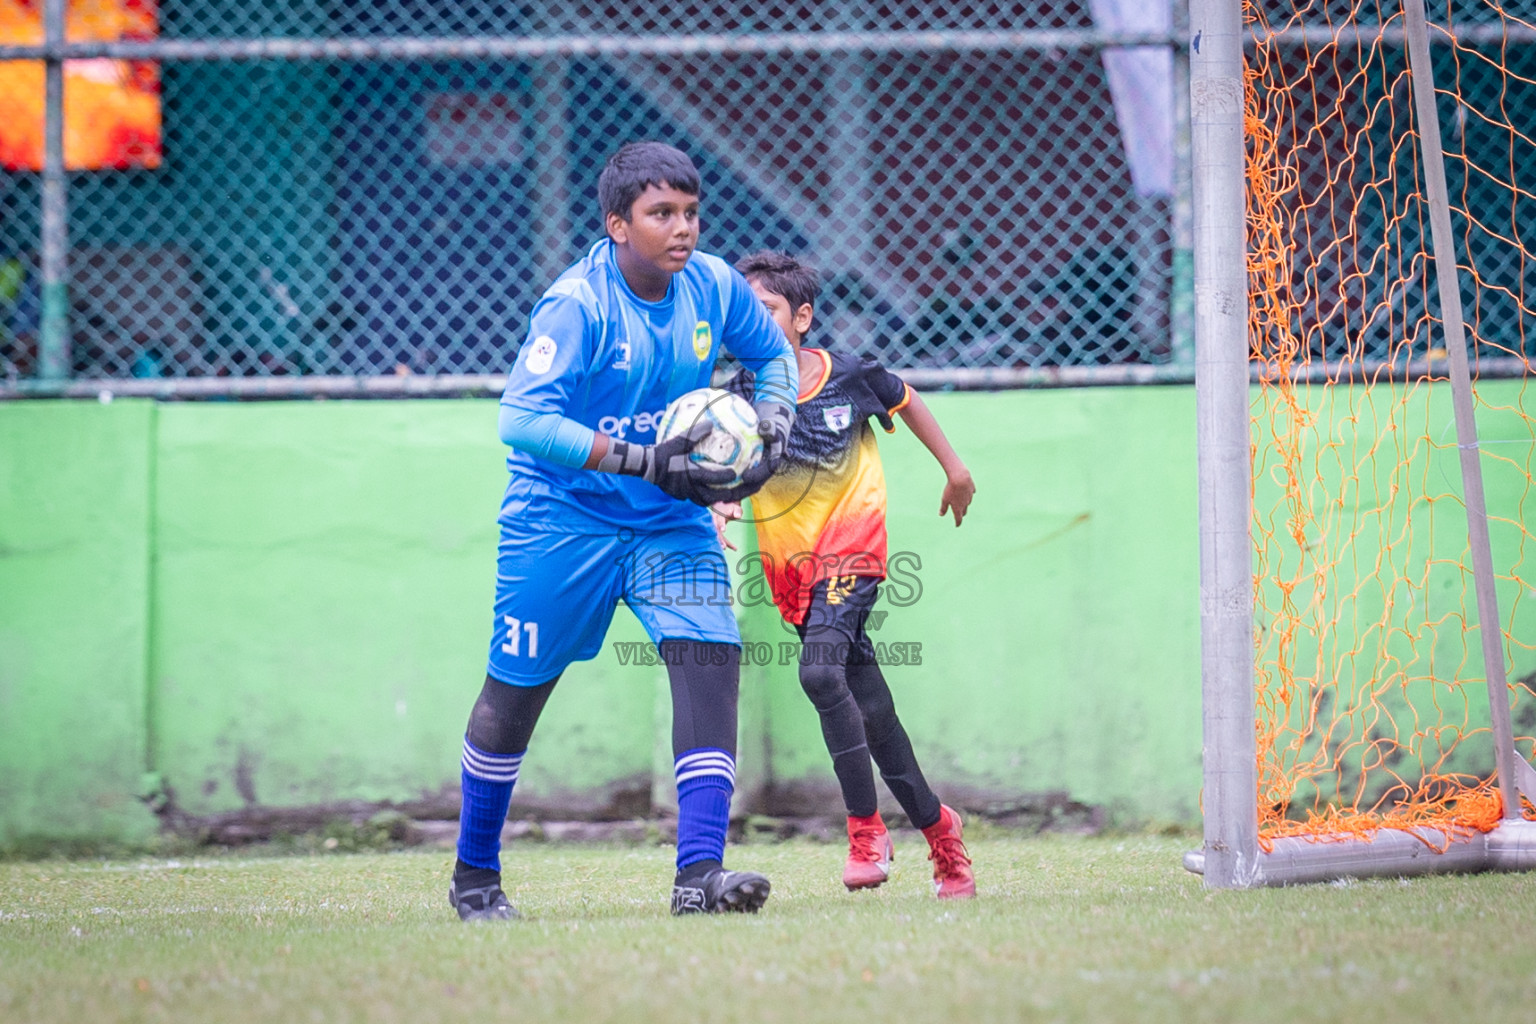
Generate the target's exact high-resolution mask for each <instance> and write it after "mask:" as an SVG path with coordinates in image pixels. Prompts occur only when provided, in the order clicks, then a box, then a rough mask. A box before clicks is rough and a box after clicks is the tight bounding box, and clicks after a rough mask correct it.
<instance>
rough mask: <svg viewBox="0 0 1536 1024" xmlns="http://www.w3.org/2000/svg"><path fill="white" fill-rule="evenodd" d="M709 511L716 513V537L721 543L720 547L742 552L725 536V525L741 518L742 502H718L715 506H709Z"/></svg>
mask: <svg viewBox="0 0 1536 1024" xmlns="http://www.w3.org/2000/svg"><path fill="white" fill-rule="evenodd" d="M709 510H710V511H711V512H713V513H714V517H713V518H714V520H715V537H716V538H717V539H718V540H719V541H720V546H721V547H722V548H725V549H726V550H727V551H739V550H741V549H740V548H738V547H737V546H736V545H735V544H732V543H731V542H730V540H728V539H727V538H726V536H725V524H726V523H729V522H731V521H732V520H734V519H740V518H741V502H739V501H717V502H715V503H714V504H713V505H711V506H709Z"/></svg>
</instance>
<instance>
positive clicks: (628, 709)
mask: <svg viewBox="0 0 1536 1024" xmlns="http://www.w3.org/2000/svg"><path fill="white" fill-rule="evenodd" d="M1483 397H1484V399H1485V401H1488V402H1489V403H1490V404H1492V405H1496V406H1497V405H1502V406H1504V407H1506V408H1512V407H1514V406H1516V405H1518V403H1519V401H1520V391H1519V384H1518V382H1515V383H1513V384H1511V385H1508V386H1504V385H1484V386H1483ZM928 401H929V404H930V406H931V407H932V408H933V410H934V412H935V413H936V414H937V416H938V417H939V419H940V422H941V423H943V425H944V426H945V428H946V430H947V431H948V432H949V434H950V436H951V438H952V440H953V441H954V442H955V445H956V447H957V449H958V450H959V451H960V452H961V453H962V455H963V456H964V457H965V458H966V460H967V461H968V463H969V464H970V465H971V467H972V469H973V472H974V474H975V477H976V481H977V486H978V494H977V498H976V503H975V505H974V506H973V508H972V511H971V515H970V517H969V518H968V519H967V521H966V524H965V525H964V526H963V527H961V528H959V529H956V528H955V527H954V526H953V524H952V522H950V521H949V520H948V519H944V520H940V519H939V518H938V516H937V509H938V497H939V491H940V489H941V485H942V478H941V475H940V473H939V470H938V468H937V466H936V464H935V463H934V462H933V460H932V458H931V457H930V456H929V455H928V454H927V452H926V451H925V450H924V449H923V448H922V446H921V445H920V444H919V443H917V441H916V440H915V439H914V438H913V437H911V435H910V434H908V433H906V432H903V431H898V433H897V434H895V435H893V436H890V437H887V438H882V451H883V453H884V458H885V464H886V472H887V479H888V485H889V489H890V504H891V514H890V536H891V550H892V552H893V553H894V552H908V553H910V555H911V556H915V557H916V558H917V559H919V560H920V567H917V566H914V565H913V563H910V562H909V563H908V570H907V572H906V576H907V581H908V585H907V586H905V587H902V588H896V587H888V588H887V593H888V595H894V594H895V592H896V591H897V590H898V589H900V590H901V591H902V593H901V594H900V595H899V596H902V597H904V598H912V597H914V596H915V597H916V599H915V600H908V601H906V602H905V603H897V602H885V601H882V608H884V609H885V610H886V611H887V612H888V615H887V617H886V618H885V620H884V621H883V622H882V623H881V626H880V628H879V630H878V631H877V632H876V637H877V639H879V640H884V641H887V642H890V641H901V642H908V643H911V642H916V643H920V644H921V645H922V647H921V649H922V658H923V663H922V664H921V665H913V666H898V667H891V668H890V669H889V670H888V673H887V675H888V678H889V679H890V682H891V686H892V688H893V690H894V691H895V693H896V699H897V707H898V710H899V711H900V712H901V714H902V717H903V719H904V721H905V722H906V724H907V726H908V730H909V732H910V733H911V734H912V737H913V740H914V743H915V745H916V747H917V750H918V753H919V756H920V758H921V759H922V760H923V762H924V764H925V767H926V768H927V769H928V771H929V774H930V776H931V777H932V778H933V779H934V781H935V783H936V785H937V786H938V788H939V789H940V790H941V793H945V794H951V795H958V796H960V797H963V798H964V799H967V800H974V799H986V800H990V801H995V802H997V803H1007V802H1009V801H1010V800H1017V799H1019V798H1021V797H1024V796H1026V795H1032V794H1039V793H1042V792H1046V791H1057V792H1062V793H1065V794H1067V795H1070V796H1071V797H1072V798H1075V799H1077V800H1081V801H1085V802H1089V803H1093V804H1098V805H1103V806H1106V807H1108V808H1109V809H1111V810H1112V811H1113V812H1115V813H1117V814H1122V815H1125V816H1127V817H1130V818H1136V819H1154V820H1158V819H1161V820H1167V819H1174V820H1180V821H1186V822H1193V821H1194V820H1196V819H1197V816H1198V810H1197V801H1198V793H1199V785H1200V766H1199V755H1200V741H1199V737H1200V716H1199V646H1198V617H1197V611H1198V596H1197V595H1198V564H1197V562H1198V548H1197V543H1196V542H1197V537H1196V525H1195V515H1196V506H1195V496H1196V490H1195V438H1194V422H1195V420H1194V397H1193V392H1192V390H1191V389H1188V388H1128V389H1094V390H1054V391H1029V392H1011V393H1000V394H963V395H961V394H939V395H931V396H928ZM1500 415H1502V416H1503V419H1501V420H1500V421H1499V422H1500V423H1503V422H1504V420H1509V421H1510V424H1513V423H1515V422H1516V421H1519V422H1524V421H1523V420H1521V419H1520V418H1519V417H1518V416H1514V415H1513V414H1500ZM1512 417H1513V418H1512ZM1336 426H1337V425H1336ZM1340 429H1343V428H1340ZM502 454H503V453H502V449H501V446H500V445H499V443H498V442H497V440H496V437H495V404H494V403H493V402H488V401H483V400H473V401H420V402H323V401H322V402H305V403H180V404H178V403H168V404H163V405H156V404H153V403H149V402H140V401H118V402H115V403H111V404H106V405H103V404H97V403H67V402H36V403H10V404H3V405H0V840H6V839H13V838H15V837H18V836H22V835H27V834H46V835H77V834H78V835H103V834H105V835H122V836H130V837H131V836H134V835H142V834H144V833H145V832H147V831H148V830H149V829H151V828H153V824H154V823H153V819H152V817H151V816H150V815H149V813H148V811H147V810H145V807H144V804H143V803H142V802H141V801H140V800H139V799H138V797H137V795H138V793H139V792H140V790H141V787H142V786H143V784H144V783H143V776H144V774H145V772H146V771H147V770H152V771H154V772H156V773H158V776H159V778H160V780H161V781H162V782H163V784H164V785H165V786H166V787H167V788H168V790H169V791H170V793H171V795H172V796H173V798H174V800H175V804H176V806H177V807H179V808H180V809H181V810H183V811H185V812H187V813H190V814H195V815H216V814H220V813H226V812H241V811H247V810H249V809H252V808H284V807H286V808H294V807H309V806H314V805H319V804H327V803H335V802H346V801H392V802H397V803H399V802H409V801H423V802H426V803H428V804H435V805H437V806H439V807H451V806H452V803H453V802H454V800H455V799H456V795H457V778H458V770H457V761H458V747H459V738H460V736H461V735H462V729H463V723H464V719H465V717H466V715H467V713H468V710H469V706H470V704H471V703H472V701H473V699H474V696H475V694H476V693H477V692H478V689H479V685H480V680H481V678H482V674H483V666H484V652H485V646H486V644H487V642H488V638H489V626H490V622H489V618H490V616H489V602H490V598H491V593H492V586H493V572H494V555H495V546H496V527H495V515H496V509H497V505H498V501H499V498H500V493H501V489H502V486H503V483H504V472H505V470H504V468H503V463H502ZM1524 485H1525V478H1524V476H1523V475H1521V474H1516V473H1512V472H1508V471H1504V470H1500V471H1497V472H1493V473H1490V498H1489V504H1490V507H1491V508H1492V509H1494V511H1495V514H1500V512H1501V510H1502V514H1504V515H1506V516H1508V517H1511V518H1513V519H1514V521H1516V522H1519V521H1521V517H1523V516H1525V515H1526V512H1525V511H1524V510H1521V509H1520V508H1518V505H1517V503H1518V500H1519V498H1520V496H1521V495H1522V494H1523V493H1524V491H1523V488H1524ZM736 529H738V530H741V528H740V527H738V528H736ZM1508 532H1509V529H1508V528H1507V527H1506V528H1497V527H1496V540H1499V536H1500V535H1501V534H1507V533H1508ZM744 533H745V531H742V533H741V535H739V539H741V540H745V536H744ZM1506 541H1507V538H1506ZM1501 543H1504V541H1501ZM1533 557H1536V556H1533ZM914 578H915V580H916V582H917V584H918V585H919V586H920V594H919V593H918V592H917V587H915V586H913V585H912V581H913V579H914ZM1515 596H1517V595H1514V594H1513V592H1511V594H1510V598H1511V600H1513V598H1514V597H1515ZM1532 607H1536V605H1533V602H1532V600H1531V599H1530V598H1525V599H1524V604H1523V605H1521V606H1520V612H1519V613H1520V614H1521V615H1527V614H1528V612H1527V611H1526V609H1530V608H1532ZM739 613H740V615H741V618H742V621H743V632H744V635H745V636H746V637H747V638H748V639H753V640H762V641H767V642H769V643H772V644H774V645H775V651H776V645H777V644H778V643H779V642H781V641H787V640H789V639H791V638H792V635H791V634H789V633H786V632H785V631H784V630H783V628H782V627H781V626H780V625H779V624H778V622H777V615H776V613H775V612H774V611H773V610H772V609H771V608H769V607H760V606H758V607H744V608H740V609H739ZM614 621H615V626H614V629H613V631H612V632H611V634H610V637H609V639H610V640H612V641H622V640H640V639H642V637H643V635H642V633H641V632H640V630H639V628H638V625H637V624H636V623H635V621H634V619H633V617H632V616H630V615H629V614H627V612H625V611H623V610H621V611H620V612H619V613H618V614H617V616H616V617H615V620H614ZM1520 621H1522V622H1523V621H1524V619H1523V618H1522V619H1520ZM1531 668H1536V665H1533V666H1531ZM667 714H668V711H667V702H666V699H665V681H664V674H663V672H662V671H661V670H659V669H657V668H646V667H638V666H634V665H623V664H620V662H619V660H618V659H617V658H616V657H615V655H614V652H613V649H612V646H611V645H610V646H609V647H608V648H607V649H605V651H604V654H603V656H602V657H600V658H599V659H597V660H596V661H593V662H590V663H586V664H581V665H577V666H573V667H572V669H571V670H570V671H569V672H568V673H567V675H566V677H565V679H564V681H562V683H561V685H560V689H559V691H558V692H557V693H556V695H555V697H554V699H553V700H552V701H551V703H550V706H549V709H548V711H547V713H546V716H545V719H544V721H543V722H542V723H541V724H540V728H539V734H538V737H537V739H536V740H535V743H534V745H533V748H532V752H531V754H530V757H529V759H528V761H527V762H526V764H525V766H524V774H523V781H522V782H521V783H520V785H519V791H518V797H517V800H518V803H519V805H520V806H523V807H525V808H526V807H538V806H543V807H562V808H570V809H574V810H592V809H595V808H598V807H602V806H604V805H607V804H609V803H610V802H611V801H613V800H615V799H616V798H621V797H625V796H632V795H634V794H636V793H639V794H642V795H643V794H644V793H645V792H646V791H647V790H650V791H651V792H652V794H653V797H654V798H656V799H658V800H665V799H666V798H667V797H668V795H669V791H670V756H669V752H668V749H667V741H666V735H667V731H666V729H667ZM741 761H742V764H741V789H742V793H743V796H744V797H745V800H744V803H745V804H747V805H760V804H761V802H762V801H764V800H767V801H770V802H772V801H778V802H779V803H781V804H783V803H784V802H785V801H786V800H788V801H790V802H793V799H805V798H811V799H815V800H821V801H826V800H828V799H829V798H830V796H831V793H832V790H831V787H830V770H829V766H828V763H827V759H826V755H825V752H824V750H823V748H822V746H821V740H820V733H819V727H818V725H817V722H816V718H815V715H814V713H813V711H812V709H811V707H810V704H809V702H808V701H806V700H805V698H804V697H803V696H802V695H801V694H800V691H799V686H798V683H797V681H796V679H795V672H794V668H793V666H792V665H789V664H784V665H781V664H777V663H775V664H770V665H766V666H751V667H749V668H748V669H747V670H746V671H745V672H744V673H743V694H742V751H741ZM765 787H769V788H766V789H765ZM827 806H828V807H835V804H828V805H827Z"/></svg>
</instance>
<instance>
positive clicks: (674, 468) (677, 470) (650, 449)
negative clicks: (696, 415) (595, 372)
mask: <svg viewBox="0 0 1536 1024" xmlns="http://www.w3.org/2000/svg"><path fill="white" fill-rule="evenodd" d="M712 429H713V427H712V426H711V425H710V423H709V422H708V421H707V420H700V421H699V422H697V423H695V424H694V425H693V426H691V427H689V428H688V430H687V432H686V433H682V434H679V435H677V436H676V437H673V438H669V439H668V440H665V441H662V442H660V443H659V444H631V443H630V442H628V441H617V440H615V439H613V438H611V437H610V438H609V439H608V453H607V454H606V455H604V456H603V457H602V458H601V459H599V460H598V462H597V466H596V467H595V468H596V469H597V471H598V472H599V473H619V474H621V475H623V476H638V477H639V478H640V479H642V480H645V481H647V482H649V483H653V484H655V485H656V486H657V487H660V488H661V489H662V490H663V491H665V492H666V493H667V494H669V495H671V496H672V497H674V498H679V499H681V500H683V501H691V502H693V503H694V504H695V505H712V504H714V503H715V502H717V501H721V500H723V499H722V498H721V497H720V495H721V493H722V491H721V490H720V489H721V488H722V487H724V486H725V485H727V484H729V483H730V482H731V481H732V480H734V479H735V474H734V473H732V472H731V471H730V470H728V469H720V468H712V467H710V466H706V465H704V464H702V463H698V462H694V461H693V460H692V459H690V458H689V457H688V456H689V454H690V453H692V451H693V449H694V446H695V445H697V444H698V443H699V442H700V441H702V440H704V439H705V438H706V437H708V436H709V434H710V431H711V430H712ZM754 490H755V488H754Z"/></svg>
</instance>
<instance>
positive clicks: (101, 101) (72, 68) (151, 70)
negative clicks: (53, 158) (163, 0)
mask: <svg viewBox="0 0 1536 1024" xmlns="http://www.w3.org/2000/svg"><path fill="white" fill-rule="evenodd" d="M158 5H159V0H69V5H68V9H67V16H66V24H65V36H66V38H68V39H69V40H70V41H71V42H80V41H87V40H100V41H114V40H131V39H153V38H155V36H156V34H157V33H158V31H159V20H158V13H159V12H158ZM42 41H43V0H0V43H11V44H32V45H38V44H41V43H42ZM64 166H66V167H68V168H69V169H71V170H81V171H83V170H104V169H112V170H124V169H127V168H130V167H159V166H160V66H159V65H158V64H157V63H156V62H154V61H146V60H132V61H130V60H111V59H108V58H99V59H93V60H70V61H65V62H64ZM0 167H3V168H5V169H6V170H11V171H40V170H42V168H43V62H42V61H40V60H7V61H0Z"/></svg>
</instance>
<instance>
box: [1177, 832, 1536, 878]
mask: <svg viewBox="0 0 1536 1024" xmlns="http://www.w3.org/2000/svg"><path fill="white" fill-rule="evenodd" d="M1271 847H1272V848H1271V850H1270V851H1269V852H1268V853H1265V852H1263V851H1262V850H1261V851H1259V854H1258V857H1257V858H1256V861H1255V866H1254V870H1253V872H1252V874H1251V875H1250V876H1249V880H1248V887H1258V886H1282V885H1304V884H1307V883H1311V882H1331V881H1335V880H1338V879H1342V878H1400V877H1407V876H1410V875H1431V874H1446V873H1455V872H1459V873H1463V874H1472V873H1475V872H1479V871H1531V870H1533V869H1536V821H1525V820H1509V821H1505V822H1503V823H1502V824H1500V825H1499V826H1498V827H1497V828H1495V829H1493V831H1491V832H1486V833H1485V832H1474V833H1473V834H1471V835H1470V836H1461V835H1451V834H1447V833H1445V832H1441V831H1439V830H1438V829H1432V828H1416V829H1412V830H1401V829H1382V830H1381V831H1379V832H1377V833H1375V834H1374V835H1372V836H1370V837H1368V838H1363V839H1362V838H1359V837H1356V836H1343V835H1339V836H1321V837H1315V838H1297V837H1287V838H1284V839H1276V840H1275V841H1274V842H1273V843H1272V844H1271ZM1184 868H1185V870H1187V871H1189V872H1191V873H1193V874H1196V875H1203V874H1204V873H1205V851H1203V850H1191V851H1189V852H1188V853H1186V854H1184Z"/></svg>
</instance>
